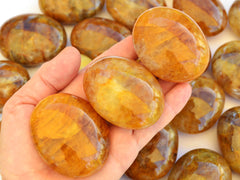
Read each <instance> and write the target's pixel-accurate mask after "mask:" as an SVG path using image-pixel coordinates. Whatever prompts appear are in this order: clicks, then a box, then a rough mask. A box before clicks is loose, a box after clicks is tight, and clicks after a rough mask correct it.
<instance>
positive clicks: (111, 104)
mask: <svg viewBox="0 0 240 180" xmlns="http://www.w3.org/2000/svg"><path fill="white" fill-rule="evenodd" d="M83 87H84V91H85V93H86V96H87V98H88V100H89V102H90V104H91V105H92V106H93V108H94V109H95V110H96V111H97V113H98V114H99V115H100V116H102V117H103V118H104V119H105V120H107V121H109V122H110V123H112V124H114V125H116V126H120V127H123V128H128V129H141V128H145V127H148V126H150V125H152V124H154V123H155V122H156V121H157V120H158V119H159V118H160V116H161V114H162V112H163V107H164V97H163V93H162V89H161V87H160V85H159V83H158V81H157V79H156V78H155V77H154V76H153V75H152V74H151V73H150V72H149V71H148V70H147V69H145V67H143V66H142V65H140V64H138V63H137V62H136V61H133V60H129V59H125V58H121V57H105V58H103V59H101V60H99V61H97V62H96V63H93V64H91V65H90V66H89V67H88V68H87V70H86V72H85V74H84V80H83Z"/></svg>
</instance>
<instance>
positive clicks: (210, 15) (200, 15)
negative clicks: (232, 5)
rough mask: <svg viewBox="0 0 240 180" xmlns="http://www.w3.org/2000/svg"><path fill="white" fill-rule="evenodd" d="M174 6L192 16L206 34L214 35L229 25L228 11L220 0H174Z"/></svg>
mask: <svg viewBox="0 0 240 180" xmlns="http://www.w3.org/2000/svg"><path fill="white" fill-rule="evenodd" d="M173 7H174V8H176V9H179V10H182V11H184V12H185V13H187V14H188V15H189V16H191V17H192V18H193V19H194V20H195V21H196V22H197V23H198V25H199V26H200V27H201V29H202V30H203V32H204V34H205V35H206V36H214V35H216V34H218V33H220V32H222V31H223V30H224V28H225V27H226V25H227V13H226V11H225V9H224V7H223V5H222V3H221V1H219V0H204V3H203V2H202V1H199V0H174V1H173Z"/></svg>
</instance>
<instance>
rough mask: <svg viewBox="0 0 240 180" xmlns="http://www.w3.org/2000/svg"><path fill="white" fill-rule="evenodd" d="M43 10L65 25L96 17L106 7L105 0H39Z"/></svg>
mask: <svg viewBox="0 0 240 180" xmlns="http://www.w3.org/2000/svg"><path fill="white" fill-rule="evenodd" d="M39 5H40V8H41V10H42V11H43V13H44V14H46V15H47V16H50V17H52V18H54V19H56V20H57V21H59V22H61V23H64V24H74V23H77V22H79V21H81V20H83V19H85V18H89V17H92V16H94V15H95V14H96V13H97V12H98V11H100V10H101V9H102V7H103V5H104V0H60V1H59V0H39Z"/></svg>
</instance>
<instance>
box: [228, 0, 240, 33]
mask: <svg viewBox="0 0 240 180" xmlns="http://www.w3.org/2000/svg"><path fill="white" fill-rule="evenodd" d="M228 19H229V24H230V27H231V28H232V30H233V31H234V32H235V33H236V34H237V35H238V36H240V0H235V1H234V3H233V4H232V6H231V8H230V10H229V12H228Z"/></svg>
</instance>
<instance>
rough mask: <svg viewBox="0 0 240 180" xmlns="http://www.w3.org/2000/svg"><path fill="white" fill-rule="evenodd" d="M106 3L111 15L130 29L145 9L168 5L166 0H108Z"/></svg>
mask: <svg viewBox="0 0 240 180" xmlns="http://www.w3.org/2000/svg"><path fill="white" fill-rule="evenodd" d="M106 4H107V10H108V12H109V13H110V14H111V16H112V17H113V18H114V19H115V20H116V21H118V22H120V23H121V24H124V25H125V26H127V27H128V28H129V29H132V28H133V25H134V23H135V21H136V20H137V18H138V16H139V15H140V14H142V13H143V12H144V11H145V10H147V9H149V8H152V7H156V6H166V3H165V0H137V1H136V0H134V1H133V0H107V1H106Z"/></svg>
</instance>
